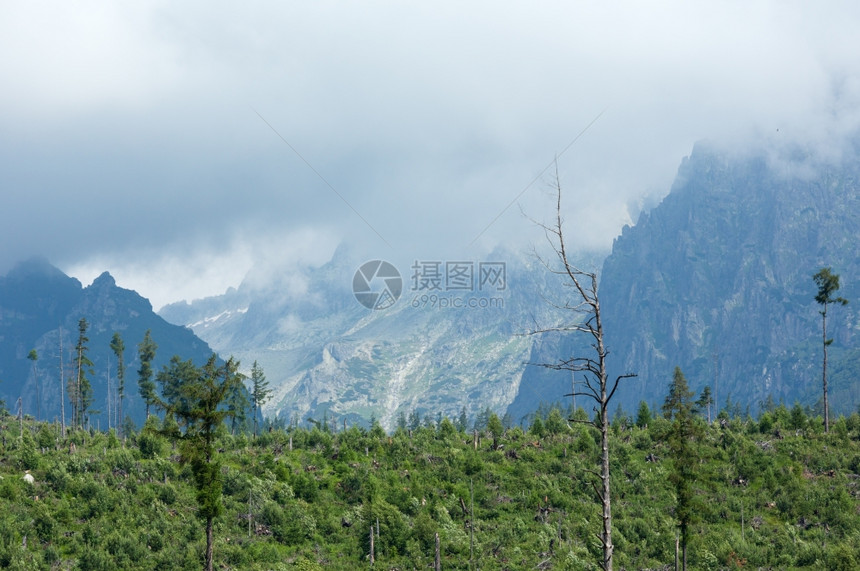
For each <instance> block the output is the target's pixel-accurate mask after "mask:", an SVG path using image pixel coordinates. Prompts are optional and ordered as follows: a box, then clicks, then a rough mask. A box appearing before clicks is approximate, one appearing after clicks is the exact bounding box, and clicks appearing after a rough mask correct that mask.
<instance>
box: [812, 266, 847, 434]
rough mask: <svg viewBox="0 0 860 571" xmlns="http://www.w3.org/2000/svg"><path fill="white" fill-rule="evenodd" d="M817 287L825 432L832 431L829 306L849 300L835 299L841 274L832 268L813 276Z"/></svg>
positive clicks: (822, 269) (821, 270) (816, 299)
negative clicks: (828, 356)
mask: <svg viewBox="0 0 860 571" xmlns="http://www.w3.org/2000/svg"><path fill="white" fill-rule="evenodd" d="M812 279H813V280H814V281H815V285H817V286H818V293H817V294H815V301H817V302H818V303H819V304H820V305H821V308H822V309H821V311H820V313H821V340H822V343H823V349H824V355H823V362H822V365H821V385H822V391H823V392H824V432H829V431H830V407H829V405H828V402H827V347H829V346H830V344H831V343H833V339H828V338H827V306H828V305H830V304H831V303H835V304H837V305H846V304H847V303H848V300H847V299H845V298H842V297H838V296H837V297H834V294H835V293H836V292H837V291H838V290H839V274H834V273H833V272H832V271H831V269H830V268H821V269H820V270H818V272H817V273H816V274H815V275H814V276H812Z"/></svg>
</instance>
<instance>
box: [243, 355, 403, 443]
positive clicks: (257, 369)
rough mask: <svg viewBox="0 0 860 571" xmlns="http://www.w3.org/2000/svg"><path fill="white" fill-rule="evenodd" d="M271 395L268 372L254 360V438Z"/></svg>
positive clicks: (252, 368)
mask: <svg viewBox="0 0 860 571" xmlns="http://www.w3.org/2000/svg"><path fill="white" fill-rule="evenodd" d="M271 396H272V390H271V389H270V388H269V381H267V380H266V374H265V373H264V372H263V368H262V367H261V366H260V365H259V364H257V361H254V364H253V365H251V404H252V406H253V408H254V438H256V437H257V419H258V418H259V416H260V414H259V413H260V411H261V410H262V408H263V405H264V404H266V402H267V401H268V400H269V398H271ZM401 414H402V413H401Z"/></svg>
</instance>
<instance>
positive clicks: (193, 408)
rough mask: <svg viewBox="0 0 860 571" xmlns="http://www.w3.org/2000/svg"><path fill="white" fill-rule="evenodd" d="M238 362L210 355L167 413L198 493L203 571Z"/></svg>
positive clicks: (208, 561) (209, 558) (210, 554)
mask: <svg viewBox="0 0 860 571" xmlns="http://www.w3.org/2000/svg"><path fill="white" fill-rule="evenodd" d="M237 368H238V363H237V362H236V361H234V360H233V358H232V357H231V358H230V359H229V360H228V361H227V362H226V363H225V364H224V365H223V366H222V367H218V365H217V356H216V355H214V354H213V355H212V356H211V357H210V358H209V360H208V361H207V362H206V364H205V365H204V366H203V368H202V369H200V370H199V371H198V373H199V374H197V375H196V376H195V377H194V379H193V380H191V381H190V382H184V383H182V384H181V385H180V386H179V387H178V395H177V398H176V399H175V400H174V403H183V404H182V405H181V406H176V405H175V404H174V405H170V406H169V407H168V412H170V413H172V414H173V415H175V416H176V418H177V420H178V422H179V425H180V427H181V430H182V436H181V454H182V460H183V462H187V463H189V464H190V465H191V469H192V473H193V475H194V485H195V488H196V491H197V494H196V495H197V512H198V515H199V517H200V518H201V519H202V520H203V521H204V522H205V526H206V553H205V566H204V569H205V570H206V571H212V569H213V560H214V545H215V543H214V522H215V518H216V517H218V516H219V515H220V514H221V513H222V511H223V505H222V502H221V495H222V491H223V481H222V476H221V460H220V459H219V457H218V454H217V451H216V449H215V437H216V433H217V430H218V428H219V427H220V426H221V425H222V424H223V422H224V420H225V419H226V418H228V417H229V416H230V411H229V410H227V409H226V408H225V407H224V406H222V405H223V404H224V403H225V401H226V399H227V396H228V395H229V393H230V391H231V390H232V388H233V385H234V384H235V383H237V382H241V381H240V380H239V377H238V376H237V375H236V374H235V370H236V369H237Z"/></svg>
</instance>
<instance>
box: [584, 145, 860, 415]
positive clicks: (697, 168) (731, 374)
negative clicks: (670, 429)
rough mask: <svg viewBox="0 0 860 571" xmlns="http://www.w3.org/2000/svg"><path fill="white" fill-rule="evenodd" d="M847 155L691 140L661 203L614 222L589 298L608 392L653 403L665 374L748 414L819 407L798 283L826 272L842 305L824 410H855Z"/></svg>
mask: <svg viewBox="0 0 860 571" xmlns="http://www.w3.org/2000/svg"><path fill="white" fill-rule="evenodd" d="M857 156H858V155H857V152H856V149H851V150H850V151H849V152H847V153H846V154H845V156H844V158H842V159H841V160H838V161H834V162H831V163H826V162H820V161H819V162H815V163H813V162H811V161H809V160H807V159H808V156H807V155H805V154H804V153H802V152H795V153H793V154H792V156H789V157H788V158H787V159H786V158H782V159H779V160H777V159H776V158H775V157H774V155H773V154H769V153H768V152H766V151H764V150H762V151H760V152H758V153H756V154H752V155H750V156H738V155H731V154H729V153H727V152H724V151H717V150H714V149H712V148H709V147H708V145H705V144H701V145H697V146H696V147H695V148H694V150H693V152H692V154H691V155H690V157H689V158H687V159H685V160H684V161H683V163H682V164H681V167H680V169H679V171H678V176H677V179H676V182H675V184H674V185H673V187H672V190H671V192H670V194H669V195H668V196H667V197H666V198H665V199H664V200H663V202H662V203H661V204H660V205H659V206H658V207H656V208H654V209H653V210H652V211H651V212H646V213H643V214H642V215H641V217H640V218H639V221H638V223H637V224H636V225H635V226H633V227H626V228H624V231H623V232H622V235H621V236H619V237H618V238H617V239H616V240H615V243H614V244H613V248H612V254H611V255H610V256H609V257H608V258H607V259H606V262H605V263H604V265H603V273H602V277H601V288H600V291H601V301H602V304H603V308H604V312H605V313H604V316H605V319H604V323H605V325H606V328H607V336H608V337H607V343H608V345H609V346H610V348H611V350H612V352H613V354H612V356H611V360H610V363H611V365H612V366H613V367H614V372H615V373H616V374H617V373H621V372H627V371H632V372H636V373H638V375H639V376H638V378H636V379H633V380H631V381H629V382H628V383H627V386H626V387H625V389H624V390H623V391H619V397H620V402H622V403H623V404H624V406H625V408H626V409H627V410H635V408H633V407H635V406H636V403H637V401H638V400H639V399H644V400H646V401H647V402H649V403H654V402H662V398H663V396H664V395H665V391H666V387H667V385H668V383H669V380H670V379H671V375H672V370H673V369H674V367H675V366H680V367H681V368H682V369H683V370H684V372H685V374H686V376H687V378H688V379H689V380H690V384H691V387H692V388H693V389H694V390H696V391H700V390H701V389H702V388H703V387H704V386H705V385H710V386H711V388H712V389H715V390H716V399H717V400H718V404H719V405H720V406H723V405H724V404H725V402H726V399H727V398H731V400H732V401H734V402H738V403H740V404H741V406H742V407H746V406H749V407H750V409H751V410H752V411H756V410H757V409H758V408H759V406H760V404H761V403H762V402H764V401H766V400H767V399H768V397H772V398H773V400H774V401H775V402H779V401H780V400H782V401H785V402H786V403H787V404H788V405H791V404H792V403H793V402H794V401H799V402H801V403H803V404H804V405H815V403H816V402H817V401H818V400H819V399H820V398H821V353H822V348H821V316H820V314H819V310H820V306H819V305H818V304H817V303H815V301H814V296H815V293H816V291H817V288H816V286H815V284H814V283H813V280H812V275H813V274H814V273H815V272H817V271H818V270H819V269H820V268H822V267H825V266H830V267H832V268H833V271H834V272H836V273H838V274H840V275H841V277H842V289H841V290H840V295H842V296H843V297H846V298H848V299H849V300H852V302H855V303H850V304H849V305H848V306H845V307H839V308H833V310H832V311H830V312H829V313H828V316H829V319H828V336H832V337H833V338H834V343H833V345H832V347H831V349H830V351H829V352H830V357H831V363H832V368H831V373H830V377H831V379H830V381H831V382H830V395H831V400H830V402H831V407H832V408H833V410H835V411H836V412H850V411H851V410H853V409H854V407H855V406H856V404H857V403H858V402H860V394H858V390H860V379H858V377H857V373H860V367H858V364H857V363H858V361H857V357H858V356H860V355H858V352H857V350H856V349H855V348H854V346H853V345H854V339H856V332H857V330H858V327H860V323H858V316H857V311H856V302H860V299H858V294H860V287H858V286H860V257H858V249H857V246H858V238H860V167H858V164H860V163H858V162H857Z"/></svg>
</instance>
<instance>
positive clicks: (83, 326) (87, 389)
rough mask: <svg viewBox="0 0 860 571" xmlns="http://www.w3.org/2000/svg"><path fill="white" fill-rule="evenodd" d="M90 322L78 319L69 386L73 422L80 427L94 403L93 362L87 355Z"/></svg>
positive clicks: (82, 425)
mask: <svg viewBox="0 0 860 571" xmlns="http://www.w3.org/2000/svg"><path fill="white" fill-rule="evenodd" d="M88 328H89V324H88V323H87V320H86V318H84V317H82V318H81V319H80V320H79V321H78V342H77V344H76V345H75V369H74V377H72V378H71V379H70V382H69V386H68V394H69V401H70V402H71V404H72V424H73V425H74V426H77V427H78V428H83V427H84V422H85V421H86V418H87V411H88V410H89V408H90V405H91V404H92V403H93V389H92V385H91V384H90V381H89V379H88V378H87V376H88V375H90V376H91V375H92V374H93V370H92V367H93V362H92V361H90V359H89V357H88V356H87V352H88V351H89V347H87V343H89V341H90V339H89V337H87V329H88Z"/></svg>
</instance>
